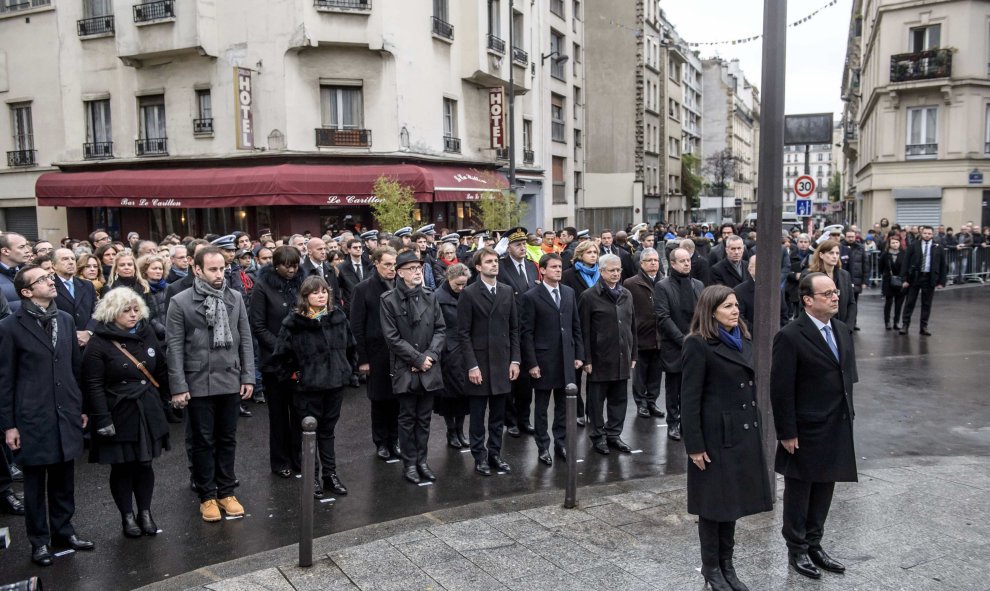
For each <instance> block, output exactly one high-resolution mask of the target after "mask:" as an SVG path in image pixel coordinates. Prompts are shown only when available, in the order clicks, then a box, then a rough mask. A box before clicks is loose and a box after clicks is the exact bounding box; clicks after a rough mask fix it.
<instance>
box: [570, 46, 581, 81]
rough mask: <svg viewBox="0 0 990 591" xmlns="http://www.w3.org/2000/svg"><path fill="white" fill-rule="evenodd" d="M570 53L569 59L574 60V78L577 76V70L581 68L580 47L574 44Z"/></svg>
mask: <svg viewBox="0 0 990 591" xmlns="http://www.w3.org/2000/svg"><path fill="white" fill-rule="evenodd" d="M572 52H573V55H571V59H572V60H574V77H575V78H576V77H577V76H578V68H580V67H581V46H580V45H578V44H577V43H575V44H574V47H573V50H572Z"/></svg>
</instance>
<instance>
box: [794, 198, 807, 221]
mask: <svg viewBox="0 0 990 591" xmlns="http://www.w3.org/2000/svg"><path fill="white" fill-rule="evenodd" d="M794 214H795V215H797V216H798V217H803V218H806V217H811V199H795V200H794Z"/></svg>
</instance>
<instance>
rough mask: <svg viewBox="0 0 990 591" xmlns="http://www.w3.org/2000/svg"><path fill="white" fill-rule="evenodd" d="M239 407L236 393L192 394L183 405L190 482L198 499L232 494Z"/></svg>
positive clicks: (205, 499) (239, 398) (239, 399)
mask: <svg viewBox="0 0 990 591" xmlns="http://www.w3.org/2000/svg"><path fill="white" fill-rule="evenodd" d="M240 407H241V397H240V396H239V395H237V394H236V393H234V394H220V395H217V396H198V397H194V398H192V399H190V400H189V406H188V407H186V412H188V413H189V422H190V429H192V464H193V482H194V483H195V484H196V490H197V492H199V499H200V501H207V500H209V499H222V498H225V497H229V496H231V495H232V494H234V481H235V479H236V477H235V476H234V459H235V451H236V449H237V417H238V411H239V410H240Z"/></svg>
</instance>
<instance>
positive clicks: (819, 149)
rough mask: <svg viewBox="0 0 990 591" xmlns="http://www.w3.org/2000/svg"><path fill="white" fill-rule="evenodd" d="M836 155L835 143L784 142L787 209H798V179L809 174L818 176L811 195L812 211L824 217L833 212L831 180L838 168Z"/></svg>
mask: <svg viewBox="0 0 990 591" xmlns="http://www.w3.org/2000/svg"><path fill="white" fill-rule="evenodd" d="M833 156H834V152H833V145H832V144H811V145H809V146H784V193H783V199H784V211H786V212H792V213H793V212H794V201H795V199H798V197H797V196H796V195H795V194H794V181H796V180H797V179H798V177H801V176H804V175H805V174H807V175H809V176H810V177H811V178H813V179H815V192H814V193H813V194H812V196H811V197H809V199H811V205H812V215H814V216H816V217H819V218H821V217H823V216H824V215H825V214H827V213H829V196H828V183H829V181H830V180H831V178H832V175H833V174H834V173H835V172H836V170H837V168H836V162H835V160H834V158H833ZM806 161H807V164H808V167H807V170H805V162H806Z"/></svg>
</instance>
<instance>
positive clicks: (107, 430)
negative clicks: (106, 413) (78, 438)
mask: <svg viewBox="0 0 990 591" xmlns="http://www.w3.org/2000/svg"><path fill="white" fill-rule="evenodd" d="M96 434H97V435H102V436H103V437H113V436H114V435H116V434H117V429H115V428H114V426H113V423H111V424H109V425H107V426H106V427H103V428H102V429H97V430H96Z"/></svg>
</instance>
